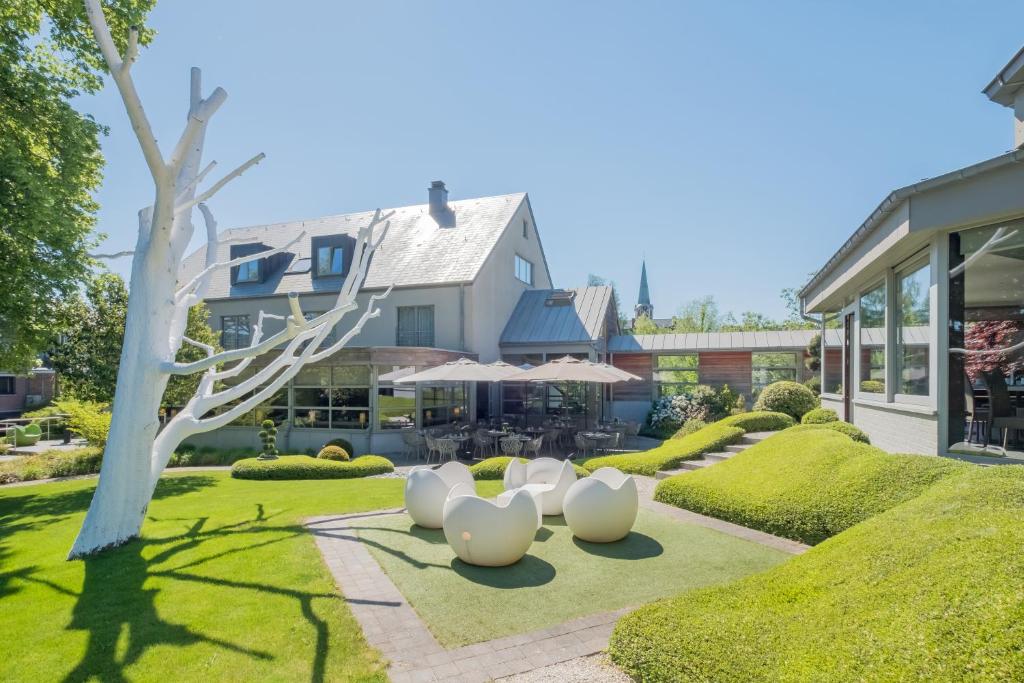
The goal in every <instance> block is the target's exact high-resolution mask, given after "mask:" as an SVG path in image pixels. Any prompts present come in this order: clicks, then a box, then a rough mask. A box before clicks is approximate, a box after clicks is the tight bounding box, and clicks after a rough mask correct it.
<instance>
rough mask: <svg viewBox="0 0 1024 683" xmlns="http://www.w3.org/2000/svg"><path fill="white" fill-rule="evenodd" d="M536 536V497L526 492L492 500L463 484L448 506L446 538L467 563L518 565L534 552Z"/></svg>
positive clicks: (445, 517) (451, 493)
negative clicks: (528, 552) (529, 551)
mask: <svg viewBox="0 0 1024 683" xmlns="http://www.w3.org/2000/svg"><path fill="white" fill-rule="evenodd" d="M536 533H537V506H536V504H535V503H534V502H533V496H532V495H530V494H529V493H528V492H526V491H523V490H519V491H515V492H513V493H512V495H510V496H507V497H504V496H503V497H502V500H499V501H492V500H487V499H486V498H480V497H479V496H477V495H476V493H475V491H474V489H473V487H470V486H466V485H464V484H460V485H458V486H456V487H454V488H453V489H452V490H451V491H450V492H449V495H448V500H447V501H446V502H445V504H444V537H445V539H446V540H447V541H448V545H449V546H451V548H452V550H453V551H455V554H456V555H457V556H458V557H459V559H460V560H462V561H463V562H465V563H467V564H475V565H479V566H481V567H504V566H506V565H510V564H514V563H516V562H518V561H519V560H520V559H521V558H522V557H523V555H525V554H526V551H527V550H529V549H530V545H531V544H532V543H533V537H534V535H536Z"/></svg>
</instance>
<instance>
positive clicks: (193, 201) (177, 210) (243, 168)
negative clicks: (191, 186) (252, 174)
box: [174, 152, 267, 213]
mask: <svg viewBox="0 0 1024 683" xmlns="http://www.w3.org/2000/svg"><path fill="white" fill-rule="evenodd" d="M266 158H267V155H266V154H264V153H263V152H260V153H259V154H257V155H256V156H254V157H253V158H252V159H249V161H247V162H245V163H244V164H242V165H241V166H239V167H238V168H236V169H235V170H234V171H232V172H231V173H228V174H227V175H226V176H224V177H223V178H221V179H220V180H218V181H217V182H216V183H214V184H213V186H211V187H210V189H208V190H206V191H205V192H203V193H202V194H200V195H199V196H198V197H196V198H195V199H190V200H188V201H187V202H185V203H184V204H180V205H178V206H177V207H175V209H174V213H180V212H182V211H188V210H189V209H191V208H192V207H193V206H195V205H196V204H200V203H202V202H205V201H206V200H208V199H209V198H210V197H212V196H213V195H215V194H217V193H218V192H220V190H221V188H223V187H224V186H225V185H227V184H228V183H230V182H231V181H232V180H234V179H235V178H237V177H239V176H240V175H242V174H243V173H245V172H246V171H248V170H249V169H250V168H252V167H253V166H255V165H256V164H258V163H260V162H261V161H263V160H264V159H266Z"/></svg>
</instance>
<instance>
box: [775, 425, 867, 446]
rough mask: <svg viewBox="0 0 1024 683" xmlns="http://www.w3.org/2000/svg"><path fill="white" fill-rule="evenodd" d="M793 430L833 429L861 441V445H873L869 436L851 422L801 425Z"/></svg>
mask: <svg viewBox="0 0 1024 683" xmlns="http://www.w3.org/2000/svg"><path fill="white" fill-rule="evenodd" d="M793 429H794V430H797V431H805V430H808V429H831V430H833V431H836V432H839V433H840V434H845V435H846V436H848V437H850V438H851V439H853V440H854V441H860V442H861V443H868V444H869V443H871V439H870V438H868V435H867V434H865V433H864V430H862V429H861V428H860V427H857V426H856V425H852V424H850V423H849V422H843V421H842V420H837V421H836V422H818V423H809V424H801V425H797V426H796V427H793Z"/></svg>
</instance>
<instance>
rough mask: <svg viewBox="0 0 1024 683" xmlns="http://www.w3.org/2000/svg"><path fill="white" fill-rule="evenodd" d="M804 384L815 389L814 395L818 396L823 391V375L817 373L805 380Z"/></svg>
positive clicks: (812, 389)
mask: <svg viewBox="0 0 1024 683" xmlns="http://www.w3.org/2000/svg"><path fill="white" fill-rule="evenodd" d="M804 386H805V387H807V388H808V389H810V390H811V391H813V392H814V395H815V396H817V395H818V394H820V393H821V376H820V375H815V376H814V377H811V378H810V379H809V380H807V381H805V382H804Z"/></svg>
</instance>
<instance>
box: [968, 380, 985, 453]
mask: <svg viewBox="0 0 1024 683" xmlns="http://www.w3.org/2000/svg"><path fill="white" fill-rule="evenodd" d="M964 413H965V416H966V418H967V443H971V438H972V435H973V434H974V431H975V430H974V427H975V425H977V427H978V440H979V441H982V437H983V436H984V435H986V434H988V430H987V429H986V427H987V426H988V418H989V411H988V406H978V400H977V397H976V396H975V395H974V385H973V384H972V383H971V378H970V377H968V376H967V375H966V374H965V375H964Z"/></svg>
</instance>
